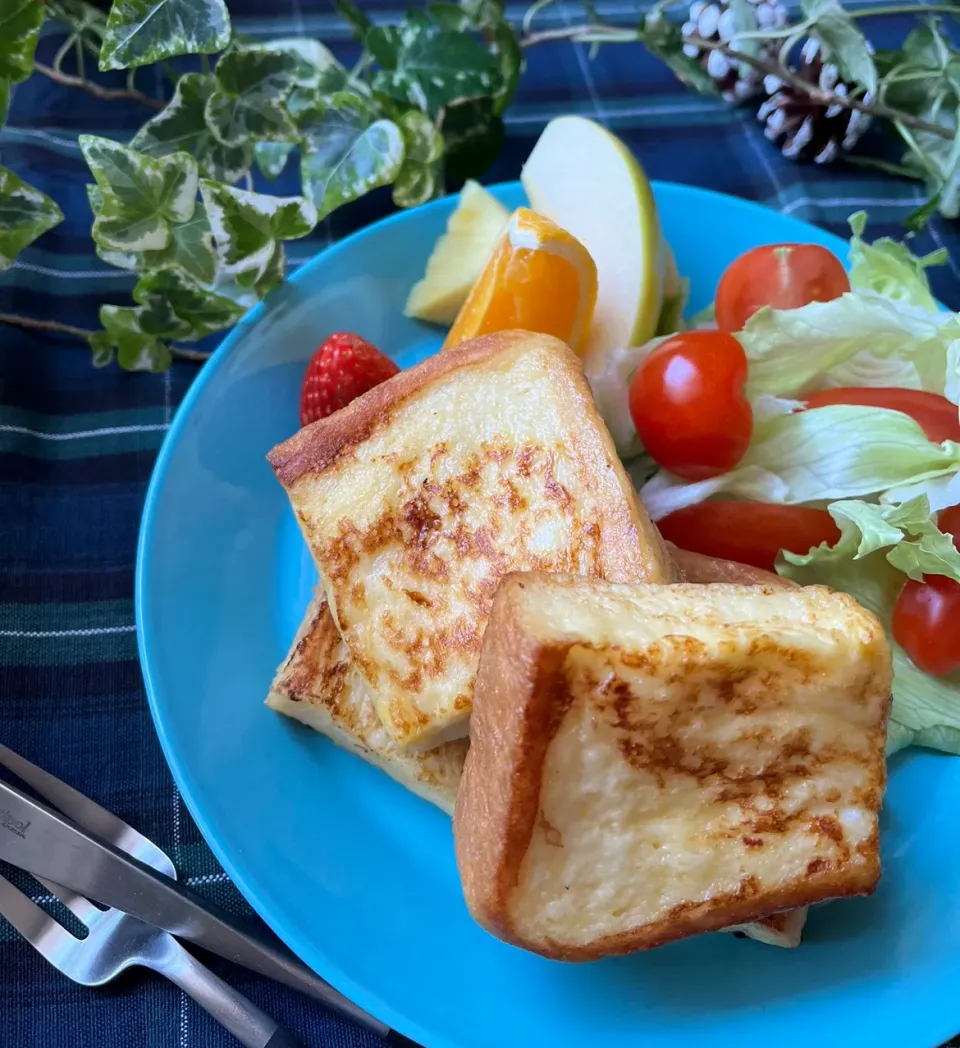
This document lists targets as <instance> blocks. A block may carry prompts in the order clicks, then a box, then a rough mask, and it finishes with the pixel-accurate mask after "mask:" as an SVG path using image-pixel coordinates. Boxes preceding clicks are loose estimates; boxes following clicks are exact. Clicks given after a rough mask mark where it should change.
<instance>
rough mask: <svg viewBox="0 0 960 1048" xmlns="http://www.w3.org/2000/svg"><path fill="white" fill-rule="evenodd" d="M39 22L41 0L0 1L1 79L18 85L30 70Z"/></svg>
mask: <svg viewBox="0 0 960 1048" xmlns="http://www.w3.org/2000/svg"><path fill="white" fill-rule="evenodd" d="M42 25H43V3H42V0H3V3H0V79H3V80H9V81H10V83H13V84H18V83H20V81H21V80H26V78H27V77H28V76H29V75H30V74H31V73H32V72H33V53H34V51H35V50H36V49H37V39H38V38H39V36H40V27H41V26H42Z"/></svg>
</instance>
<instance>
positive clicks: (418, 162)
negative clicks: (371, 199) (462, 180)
mask: <svg viewBox="0 0 960 1048" xmlns="http://www.w3.org/2000/svg"><path fill="white" fill-rule="evenodd" d="M397 125H398V127H399V128H400V133H401V134H402V135H403V144H404V160H403V166H402V167H401V168H400V171H399V173H398V174H397V178H396V181H395V182H394V184H393V202H394V203H395V204H396V205H397V207H415V206H416V205H417V204H423V203H426V201H428V200H432V199H433V198H434V197H435V196H439V195H441V194H442V193H443V135H441V134H440V132H439V131H438V130H437V128H436V126H435V125H434V123H433V121H432V120H431V119H430V117H428V116H427V115H426V113H421V112H420V111H419V110H417V109H409V110H407V112H406V113H403V114H402V115H401V116H400V118H399V119H398V120H397Z"/></svg>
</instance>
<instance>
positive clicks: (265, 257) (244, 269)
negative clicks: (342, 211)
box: [200, 179, 317, 288]
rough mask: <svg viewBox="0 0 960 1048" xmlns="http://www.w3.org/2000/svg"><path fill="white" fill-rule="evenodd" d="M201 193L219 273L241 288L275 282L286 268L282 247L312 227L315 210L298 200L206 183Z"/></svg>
mask: <svg viewBox="0 0 960 1048" xmlns="http://www.w3.org/2000/svg"><path fill="white" fill-rule="evenodd" d="M200 194H201V196H202V197H203V202H204V204H205V206H206V209H207V214H208V216H209V218H210V227H211V229H212V230H213V239H214V242H215V243H216V247H217V255H218V257H219V259H220V263H221V267H222V271H223V272H224V273H225V274H226V275H228V276H232V277H235V278H236V280H237V281H238V283H239V284H240V285H241V286H242V287H254V286H256V287H258V288H259V287H263V286H265V281H266V282H267V283H268V284H270V286H272V285H273V284H275V283H279V282H280V280H282V279H283V272H284V265H285V264H284V259H283V245H282V243H281V242H282V241H284V240H297V239H299V238H300V237H304V236H306V235H307V234H308V233H309V232H310V231H311V230H312V229H313V228H314V226H316V224H317V209H316V208H315V207H314V206H313V204H312V203H311V202H310V201H309V200H306V199H305V198H303V197H274V196H268V195H266V194H264V193H250V192H247V191H246V190H243V189H233V188H231V187H230V186H224V185H221V184H219V183H217V182H210V181H207V180H206V179H204V180H203V181H201V183H200Z"/></svg>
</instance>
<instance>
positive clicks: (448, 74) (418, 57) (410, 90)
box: [371, 27, 501, 118]
mask: <svg viewBox="0 0 960 1048" xmlns="http://www.w3.org/2000/svg"><path fill="white" fill-rule="evenodd" d="M371 49H372V48H371ZM500 86H501V78H500V70H499V67H498V64H497V60H496V58H495V57H494V56H493V55H492V54H491V53H490V51H488V50H487V48H486V47H484V45H483V44H482V43H480V41H479V40H476V39H475V38H474V37H472V36H469V35H467V34H465V33H453V32H449V31H447V30H432V29H428V28H419V27H418V28H417V29H416V30H415V31H411V32H410V33H408V34H407V38H406V39H405V40H404V42H403V45H402V47H401V49H400V51H399V53H398V55H397V58H396V66H395V68H386V69H381V70H380V72H378V73H377V74H376V75H375V76H374V78H373V89H374V91H379V92H382V93H383V94H385V95H387V96H389V97H390V98H393V99H395V100H396V101H398V102H402V103H403V104H404V105H409V106H414V107H416V108H417V109H422V110H423V111H424V112H425V113H429V114H430V116H432V117H434V118H436V117H437V115H438V114H439V113H440V110H441V109H443V108H444V107H445V106H448V105H450V104H451V103H452V102H454V101H457V100H459V99H464V98H476V97H478V96H484V95H493V94H495V93H496V92H497V91H498V90H499V88H500Z"/></svg>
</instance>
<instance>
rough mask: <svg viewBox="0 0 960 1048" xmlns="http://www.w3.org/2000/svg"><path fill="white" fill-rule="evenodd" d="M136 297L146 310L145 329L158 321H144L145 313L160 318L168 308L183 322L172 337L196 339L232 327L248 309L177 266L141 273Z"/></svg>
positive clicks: (136, 300)
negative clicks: (204, 284) (197, 280)
mask: <svg viewBox="0 0 960 1048" xmlns="http://www.w3.org/2000/svg"><path fill="white" fill-rule="evenodd" d="M133 299H134V301H135V302H138V303H139V304H140V305H141V306H142V307H143V308H144V314H142V315H141V326H142V327H143V328H144V329H147V328H148V326H149V325H150V324H155V323H156V321H153V320H151V321H149V322H146V323H145V322H144V319H143V317H144V315H148V316H150V317H151V318H153V317H155V318H157V319H158V320H159V319H160V318H163V317H164V316H165V314H166V312H167V311H169V313H170V314H171V315H172V317H173V318H174V319H175V321H176V322H177V323H178V324H179V325H181V328H180V331H181V333H180V334H178V335H169V336H167V337H171V338H172V337H176V338H186V339H190V340H194V339H198V338H203V337H204V336H206V335H211V334H213V333H214V332H215V331H223V330H224V329H225V328H228V327H232V326H233V325H234V324H235V323H236V322H237V321H238V320H239V319H240V317H242V316H243V314H244V312H245V309H244V307H243V306H240V305H238V304H237V303H236V302H234V301H233V300H232V299H229V298H226V297H224V296H223V295H220V294H217V292H216V291H213V290H211V289H209V288H205V287H201V286H200V285H199V284H196V283H194V282H193V281H191V280H190V279H189V278H187V277H186V276H184V275H183V274H182V273H178V272H177V271H175V270H163V271H161V272H159V273H152V274H150V275H148V276H145V277H141V279H140V280H139V281H138V283H137V286H136V287H135V288H134V289H133ZM168 326H169V327H172V326H173V325H172V324H169V325H168Z"/></svg>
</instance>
